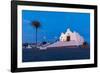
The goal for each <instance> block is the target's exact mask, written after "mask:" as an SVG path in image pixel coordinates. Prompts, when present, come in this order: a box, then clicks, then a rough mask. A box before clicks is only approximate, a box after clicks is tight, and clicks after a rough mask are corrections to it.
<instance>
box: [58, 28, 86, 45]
mask: <svg viewBox="0 0 100 73" xmlns="http://www.w3.org/2000/svg"><path fill="white" fill-rule="evenodd" d="M59 41H62V42H69V41H74V42H77V43H79V44H83V43H84V38H83V37H82V36H81V35H80V34H79V33H77V32H75V31H74V32H72V31H71V30H70V29H69V28H68V29H67V31H66V32H65V33H61V35H60V37H59Z"/></svg>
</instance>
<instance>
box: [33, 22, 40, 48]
mask: <svg viewBox="0 0 100 73" xmlns="http://www.w3.org/2000/svg"><path fill="white" fill-rule="evenodd" d="M32 26H33V27H35V29H36V47H37V30H38V28H39V27H40V22H39V21H32Z"/></svg>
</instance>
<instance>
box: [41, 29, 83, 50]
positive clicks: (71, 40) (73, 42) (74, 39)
mask: <svg viewBox="0 0 100 73" xmlns="http://www.w3.org/2000/svg"><path fill="white" fill-rule="evenodd" d="M83 43H84V38H83V37H82V36H81V35H80V34H79V33H77V32H75V31H74V32H72V31H71V30H70V29H69V28H68V29H67V31H66V32H65V33H61V35H60V37H59V41H57V42H55V43H53V44H50V45H48V46H46V47H42V48H40V49H47V48H53V47H67V46H71V47H72V46H80V45H83Z"/></svg>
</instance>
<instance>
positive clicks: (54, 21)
mask: <svg viewBox="0 0 100 73" xmlns="http://www.w3.org/2000/svg"><path fill="white" fill-rule="evenodd" d="M32 21H39V22H40V23H41V27H40V28H39V29H38V42H42V41H47V42H48V41H51V42H53V41H55V40H57V39H59V37H60V35H61V33H62V32H64V33H65V32H66V30H67V28H70V29H71V31H76V32H78V33H79V34H80V35H81V36H83V38H84V39H85V41H86V42H88V43H90V14H89V13H74V12H51V11H32V10H23V11H22V43H35V28H34V27H32V26H31V22H32Z"/></svg>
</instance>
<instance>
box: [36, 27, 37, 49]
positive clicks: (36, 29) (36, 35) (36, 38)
mask: <svg viewBox="0 0 100 73" xmlns="http://www.w3.org/2000/svg"><path fill="white" fill-rule="evenodd" d="M36 48H37V28H36Z"/></svg>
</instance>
